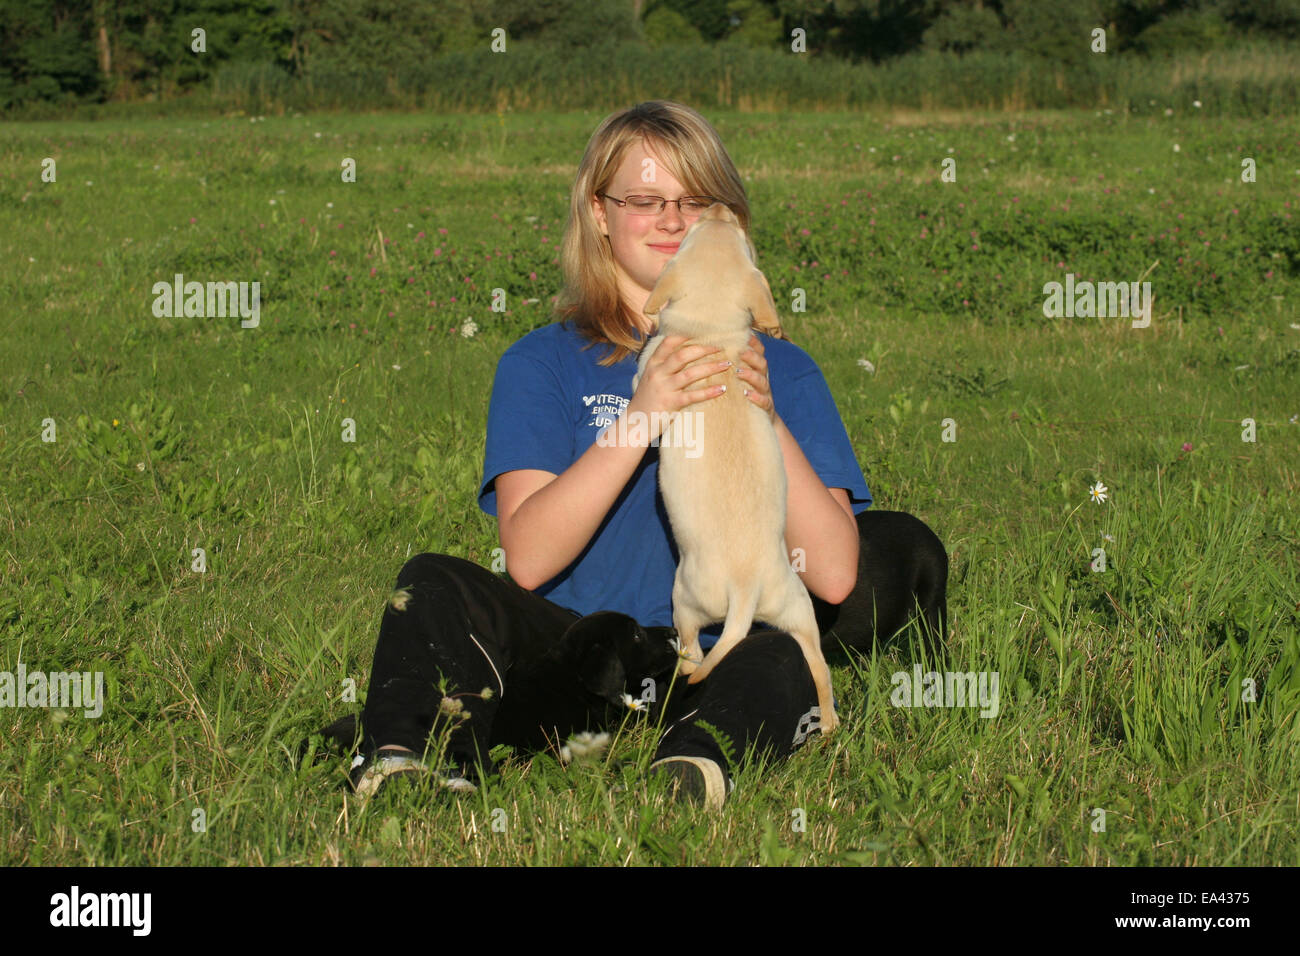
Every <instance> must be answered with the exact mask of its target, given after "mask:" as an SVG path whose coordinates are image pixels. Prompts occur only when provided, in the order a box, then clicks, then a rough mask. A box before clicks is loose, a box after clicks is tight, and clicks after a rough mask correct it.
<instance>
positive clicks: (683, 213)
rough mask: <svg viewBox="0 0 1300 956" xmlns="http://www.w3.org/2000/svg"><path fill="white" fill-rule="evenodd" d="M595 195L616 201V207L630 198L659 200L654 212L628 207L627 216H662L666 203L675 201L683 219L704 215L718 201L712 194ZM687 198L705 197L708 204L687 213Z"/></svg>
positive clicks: (622, 205)
mask: <svg viewBox="0 0 1300 956" xmlns="http://www.w3.org/2000/svg"><path fill="white" fill-rule="evenodd" d="M596 195H597V196H600V197H601V198H602V199H608V200H610V201H611V202H616V203H618V207H619V208H620V209H624V208H626V207H627V204H628V201H629V200H631V199H657V200H659V208H658V209H657V210H655V211H654V212H633V211H632V210H630V209H628V210H627V214H628V215H629V216H662V215H663V214H664V210H666V209H667V208H668V204H669V203H670V202H675V203H677V214H678V215H679V216H681V217H682V218H683V219H692V218H699V217H700V216H702V215H704V212H705V210H707V209H708V207H709V206H712V205H713V204H714V203H716V202H718V201H719V200H717V199H714V198H713V197H712V196H683V197H682V198H681V199H665V198H664V197H663V196H649V195H646V194H644V193H631V194H629V195H628V196H626V197H624V198H623V199H616V198H615V197H613V196H611V195H609V193H596ZM688 199H695V200H702V199H707V200H708V206H705V207H704V209H701V210H700V211H699V212H698V213H695V214H694V215H689V214H688V213H687V212H686V210H684V209H682V203H684V202H686V201H687V200H688Z"/></svg>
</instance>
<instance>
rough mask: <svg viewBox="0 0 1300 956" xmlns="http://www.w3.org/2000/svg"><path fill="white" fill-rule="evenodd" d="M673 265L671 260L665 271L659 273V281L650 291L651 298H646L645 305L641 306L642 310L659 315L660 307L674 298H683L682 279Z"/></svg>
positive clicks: (648, 313) (647, 313)
mask: <svg viewBox="0 0 1300 956" xmlns="http://www.w3.org/2000/svg"><path fill="white" fill-rule="evenodd" d="M673 266H674V263H671V262H670V263H668V265H667V266H665V267H664V271H663V272H662V273H660V275H659V281H658V282H656V283H655V287H654V289H653V290H652V291H651V293H650V298H648V299H646V302H645V305H644V306H642V307H641V311H642V312H644V313H645V314H646V315H651V316H658V315H659V310H660V309H662V308H663V307H664V306H666V305H667V304H668V303H669V302H671V301H672V300H673V299H680V298H681V294H680V288H681V280H680V279H679V278H678V276H677V270H676V269H675V268H674V267H673Z"/></svg>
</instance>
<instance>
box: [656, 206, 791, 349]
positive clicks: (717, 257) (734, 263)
mask: <svg viewBox="0 0 1300 956" xmlns="http://www.w3.org/2000/svg"><path fill="white" fill-rule="evenodd" d="M755 258H756V255H755V251H754V243H753V242H751V241H750V238H749V236H748V235H747V234H746V232H745V230H744V229H743V228H741V225H740V220H739V219H738V218H737V217H736V214H735V213H734V212H732V211H731V209H730V207H728V206H727V205H726V203H720V202H715V203H714V204H713V205H712V206H710V207H709V208H708V209H706V210H705V211H704V213H703V214H702V215H701V216H700V218H699V219H697V220H696V221H695V222H694V223H693V224H692V225H691V227H690V229H688V230H687V231H686V235H685V236H684V237H683V238H682V243H681V245H680V246H679V247H678V249H677V253H676V255H674V256H673V257H672V258H671V259H669V260H668V263H667V264H666V265H665V266H664V271H663V272H662V273H660V275H659V281H658V282H656V283H655V287H654V289H653V291H651V293H650V298H649V299H647V300H646V304H645V306H644V308H643V309H642V311H643V312H645V314H646V315H648V316H650V317H651V318H652V319H655V320H656V328H657V327H658V318H659V313H660V311H661V310H662V309H664V308H665V307H667V306H668V305H670V304H671V303H672V302H674V301H675V300H678V299H681V298H682V297H683V296H684V295H685V294H686V291H687V289H688V287H689V286H690V285H691V284H692V283H705V284H712V283H717V282H727V283H730V285H731V287H734V289H735V290H736V292H737V293H738V295H739V296H740V297H741V300H742V304H743V305H744V307H745V309H747V310H748V312H749V314H750V317H751V325H752V326H753V327H754V328H756V329H758V331H760V332H763V333H765V334H767V335H770V336H772V337H773V338H778V339H784V338H785V337H786V336H785V333H784V331H783V330H782V329H781V321H780V319H778V318H777V315H776V303H775V302H774V301H773V299H772V292H771V289H770V288H769V287H768V284H767V277H766V276H764V275H763V273H762V272H760V271H759V270H758V268H757V267H756V266H755V265H754V261H755Z"/></svg>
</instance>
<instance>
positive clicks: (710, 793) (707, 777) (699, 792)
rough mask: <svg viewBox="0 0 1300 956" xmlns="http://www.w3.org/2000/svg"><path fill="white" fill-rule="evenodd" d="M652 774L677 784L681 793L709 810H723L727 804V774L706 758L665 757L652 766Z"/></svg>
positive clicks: (714, 762)
mask: <svg viewBox="0 0 1300 956" xmlns="http://www.w3.org/2000/svg"><path fill="white" fill-rule="evenodd" d="M650 770H651V771H652V772H654V771H658V772H659V773H662V774H665V775H667V776H669V777H670V778H671V779H673V780H676V781H677V785H678V787H679V789H680V791H681V792H682V793H685V794H686V795H687V796H688V797H690V798H691V799H693V800H696V801H698V802H699V803H701V804H703V805H704V806H705V807H706V808H708V809H710V810H721V809H722V807H723V805H724V804H725V803H726V802H727V793H728V787H727V777H726V774H724V773H723V772H722V768H721V767H719V766H718V764H717V762H716V761H713V760H709V759H708V758H707V757H665V758H664V759H663V760H657V761H655V762H654V763H652V764H651V765H650ZM693 770H696V771H699V772H698V773H695V772H693Z"/></svg>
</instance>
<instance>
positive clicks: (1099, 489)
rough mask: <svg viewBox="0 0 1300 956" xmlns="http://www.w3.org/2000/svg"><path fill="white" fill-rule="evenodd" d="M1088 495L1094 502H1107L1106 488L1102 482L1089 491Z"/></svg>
mask: <svg viewBox="0 0 1300 956" xmlns="http://www.w3.org/2000/svg"><path fill="white" fill-rule="evenodd" d="M1088 494H1090V495H1092V500H1093V501H1095V502H1097V504H1101V503H1102V502H1103V501H1105V500H1106V486H1105V485H1103V484H1102V483H1101V482H1100V481H1099V482H1097V483H1096V484H1095V485H1093V486H1092V487H1091V488H1089V489H1088Z"/></svg>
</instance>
